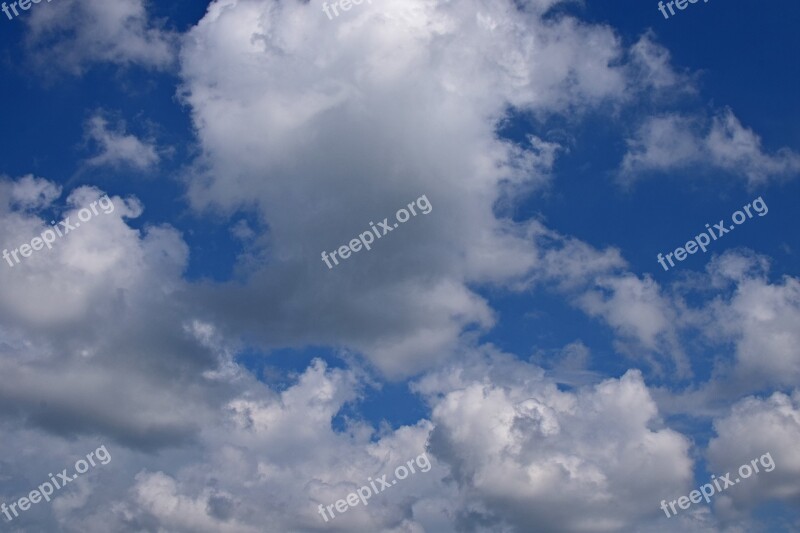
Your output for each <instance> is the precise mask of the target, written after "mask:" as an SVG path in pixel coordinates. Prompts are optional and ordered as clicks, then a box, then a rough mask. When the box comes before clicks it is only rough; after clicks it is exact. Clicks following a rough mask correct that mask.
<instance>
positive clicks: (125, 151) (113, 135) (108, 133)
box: [86, 114, 160, 170]
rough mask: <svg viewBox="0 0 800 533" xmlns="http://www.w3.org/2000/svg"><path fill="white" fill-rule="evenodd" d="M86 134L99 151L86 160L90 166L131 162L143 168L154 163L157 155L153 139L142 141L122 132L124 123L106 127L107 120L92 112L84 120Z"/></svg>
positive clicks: (140, 168) (128, 164)
mask: <svg viewBox="0 0 800 533" xmlns="http://www.w3.org/2000/svg"><path fill="white" fill-rule="evenodd" d="M86 137H87V139H89V140H91V141H92V142H94V143H95V144H96V145H97V148H98V149H99V152H100V153H98V154H97V155H95V156H93V157H91V158H89V159H88V160H87V161H86V162H87V164H89V165H91V166H105V165H109V166H112V167H119V166H123V165H127V166H131V167H133V168H136V169H138V170H147V169H149V168H152V167H154V166H155V165H157V164H158V161H159V159H160V156H159V154H158V151H157V150H156V145H155V143H154V142H153V141H148V140H145V141H142V140H140V139H139V138H138V137H136V136H135V135H132V134H129V133H126V131H125V124H124V123H120V124H118V125H117V127H116V128H109V125H108V121H107V120H106V119H105V118H104V117H103V116H102V115H100V114H95V115H94V116H92V117H91V118H90V119H89V120H88V121H87V123H86Z"/></svg>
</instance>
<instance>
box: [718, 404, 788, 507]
mask: <svg viewBox="0 0 800 533" xmlns="http://www.w3.org/2000/svg"><path fill="white" fill-rule="evenodd" d="M714 430H715V431H716V433H717V436H716V437H714V438H713V439H712V440H711V442H709V445H708V458H709V462H710V466H711V468H712V469H713V471H714V472H716V473H718V474H720V473H726V472H731V473H733V475H731V476H730V477H731V481H734V480H735V479H737V478H738V479H741V478H740V474H739V472H738V469H739V467H740V466H741V465H745V464H746V465H748V466H750V467H751V469H752V468H753V466H752V464H751V461H752V460H753V459H759V462H758V463H757V465H758V467H759V470H760V472H759V473H757V474H756V473H754V474H753V475H752V476H751V477H749V478H747V479H741V481H740V483H738V484H736V486H735V487H733V488H730V489H728V490H727V491H726V492H724V493H723V494H722V495H719V496H717V497H716V498H715V500H716V503H715V507H716V511H717V513H718V514H719V515H720V517H721V519H723V521H724V522H729V523H737V522H739V523H741V521H742V520H743V519H745V518H746V517H747V513H748V512H749V511H751V510H752V509H753V508H755V507H756V506H758V505H759V504H761V503H763V502H764V501H767V500H783V501H785V502H787V503H788V504H789V505H791V506H793V507H794V508H797V506H798V505H800V454H798V453H797V443H798V441H800V391H798V390H795V391H794V393H793V394H792V395H791V396H789V395H786V394H782V393H778V392H776V393H774V394H772V395H771V396H770V397H768V398H763V399H761V398H755V397H750V398H746V399H744V400H742V401H740V402H738V403H736V405H734V406H733V407H732V408H731V411H730V413H729V414H727V415H726V416H724V417H721V418H719V419H717V420H715V421H714ZM765 454H769V457H763V458H762V456H764V455H765ZM770 459H771V461H770ZM770 462H774V470H772V471H771V472H767V471H766V469H767V468H769V464H770ZM765 465H766V468H765Z"/></svg>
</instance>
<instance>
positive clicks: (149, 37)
mask: <svg viewBox="0 0 800 533" xmlns="http://www.w3.org/2000/svg"><path fill="white" fill-rule="evenodd" d="M25 20H26V21H27V22H28V24H29V32H28V34H27V36H26V46H27V48H28V50H29V52H30V54H31V57H32V58H33V59H34V60H35V61H36V62H37V63H38V64H39V65H40V66H42V67H46V68H47V69H56V70H60V71H65V72H69V73H71V74H76V75H77V74H81V73H83V72H84V71H85V70H86V69H87V68H89V67H90V66H91V65H93V64H95V63H112V64H116V65H120V66H129V65H141V66H143V67H147V68H157V69H164V68H168V67H170V66H171V65H173V64H174V58H175V45H176V37H175V35H174V34H172V33H170V32H169V31H165V30H163V29H162V28H160V27H159V26H157V25H156V24H154V23H153V22H152V21H151V20H149V17H148V15H147V10H146V8H145V2H144V0H59V1H58V2H53V3H47V4H43V5H41V6H38V7H37V8H36V9H33V10H31V12H30V13H28V14H27V16H26V17H25Z"/></svg>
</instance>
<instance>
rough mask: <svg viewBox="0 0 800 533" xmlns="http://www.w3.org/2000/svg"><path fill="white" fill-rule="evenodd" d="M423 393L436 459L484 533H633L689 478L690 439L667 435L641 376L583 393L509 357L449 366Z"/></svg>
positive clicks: (464, 515) (463, 517)
mask: <svg viewBox="0 0 800 533" xmlns="http://www.w3.org/2000/svg"><path fill="white" fill-rule="evenodd" d="M417 388H418V389H419V390H420V391H421V392H422V393H423V394H425V395H426V397H427V398H428V401H429V402H431V404H432V407H433V415H432V422H433V423H434V424H435V428H434V430H433V433H432V434H431V438H430V443H431V444H430V449H431V453H433V454H434V455H435V456H436V457H437V458H438V459H439V461H440V462H444V463H447V464H448V465H449V466H450V468H451V469H452V471H453V478H454V481H455V482H456V483H457V485H458V487H459V489H460V491H461V497H462V498H463V499H464V500H463V503H462V504H461V505H460V509H459V511H458V513H459V520H460V521H461V524H462V526H463V527H465V529H469V528H468V527H467V524H477V523H481V524H483V525H484V527H485V529H481V530H486V531H509V532H514V531H529V530H530V528H531V525H532V524H536V526H535V527H536V528H538V529H539V530H541V531H548V532H556V531H564V532H567V531H587V532H588V531H596V532H600V531H627V530H639V527H638V526H639V525H640V524H641V523H649V522H651V521H652V522H655V521H656V520H655V517H656V515H657V512H658V502H659V501H660V499H662V498H666V497H667V496H668V495H670V494H674V493H676V492H677V493H680V492H681V491H683V490H685V488H686V487H687V486H688V484H689V483H690V482H691V479H692V473H691V472H692V461H691V460H690V458H689V455H688V451H689V441H688V440H687V439H686V438H685V437H683V436H682V435H680V434H678V433H676V432H674V431H672V430H670V429H666V428H664V427H663V426H661V425H660V421H659V419H658V411H657V408H656V405H655V403H654V402H653V400H652V399H651V398H650V395H649V393H648V390H647V387H646V386H645V385H644V383H643V381H642V377H641V375H640V373H639V372H637V371H630V372H628V373H627V374H625V375H624V376H623V377H622V378H620V379H611V380H607V381H604V382H603V383H600V384H598V385H596V386H594V387H592V388H583V389H579V390H577V391H575V392H563V391H560V390H559V389H558V388H557V387H556V386H555V384H554V383H553V382H551V381H549V380H548V379H545V378H544V377H543V376H542V371H541V369H539V368H538V367H535V366H533V365H529V364H525V363H521V362H519V361H514V360H513V358H509V357H507V356H502V355H493V356H490V357H487V359H486V360H485V361H483V362H478V361H473V362H472V363H466V364H463V365H458V366H453V367H446V368H443V369H441V370H440V371H437V372H434V373H432V374H430V375H428V376H426V377H424V378H423V379H421V380H420V383H419V385H418V386H417Z"/></svg>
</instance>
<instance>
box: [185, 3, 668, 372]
mask: <svg viewBox="0 0 800 533" xmlns="http://www.w3.org/2000/svg"><path fill="white" fill-rule="evenodd" d="M557 3H558V2H528V3H526V4H525V5H524V6H521V7H520V6H517V5H516V3H514V2H511V1H507V0H493V1H491V2H473V1H467V2H460V3H446V2H423V1H417V0H412V1H408V0H402V1H400V0H387V1H384V2H382V3H381V4H380V6H378V5H369V4H365V5H362V6H361V8H360V9H358V10H351V11H350V12H348V13H347V15H346V16H342V17H339V18H337V19H336V20H335V21H331V20H329V19H328V17H327V16H325V14H324V13H323V12H322V10H321V9H319V6H316V5H314V4H304V3H299V2H266V1H265V2H255V1H251V2H228V1H224V2H223V1H219V2H214V3H212V4H211V6H210V7H209V10H208V13H207V15H206V17H205V18H204V19H203V20H202V21H201V22H200V23H199V24H198V25H197V26H196V27H195V28H194V29H192V31H191V32H190V33H189V35H188V36H187V38H186V41H185V42H186V45H185V46H184V48H183V49H182V52H181V72H182V76H183V79H184V84H183V88H182V91H181V93H182V95H183V97H184V99H185V101H186V102H187V104H189V105H190V106H191V110H192V116H193V119H194V123H195V126H196V128H197V133H198V136H199V140H200V143H201V145H202V148H203V154H204V155H203V156H202V157H201V158H200V159H199V160H198V161H197V164H196V166H195V169H194V171H193V172H192V173H190V175H189V176H187V184H188V186H189V198H190V199H191V201H192V205H193V207H194V208H195V209H196V210H198V211H203V210H214V211H218V212H221V213H223V214H233V213H235V212H236V211H237V210H242V209H243V210H250V211H252V212H253V213H255V214H256V215H257V216H259V217H260V218H261V221H262V222H263V226H264V227H265V228H268V233H266V234H265V235H263V236H262V238H261V240H260V242H261V244H262V246H263V248H265V249H268V250H269V251H270V254H271V255H272V256H273V257H275V258H279V261H275V262H273V263H270V264H267V265H264V266H261V267H257V268H250V267H251V266H252V265H254V264H257V262H256V261H247V260H246V259H245V260H244V262H243V264H245V265H248V269H247V270H246V271H244V272H242V278H243V280H244V283H246V286H247V288H246V289H242V290H239V289H238V287H239V284H238V283H237V285H234V286H230V285H226V286H223V287H217V288H211V287H209V288H208V290H207V291H205V292H204V293H203V294H202V295H201V299H202V307H203V308H211V309H218V310H219V313H218V314H216V315H215V316H213V317H209V320H211V321H213V322H219V323H222V322H227V323H228V324H229V325H230V327H231V328H233V330H239V331H241V330H242V328H243V327H244V328H247V329H248V330H250V333H251V334H252V335H254V336H257V337H258V338H260V340H261V342H263V343H264V344H265V345H266V346H280V345H283V344H286V343H294V342H297V340H298V339H299V338H301V337H302V338H303V339H304V340H305V341H307V342H312V343H314V342H319V343H325V344H334V345H341V346H347V347H351V348H355V349H357V350H359V351H361V352H363V353H364V354H365V355H366V356H367V357H368V358H369V359H370V360H371V361H372V362H373V363H374V364H375V365H376V366H377V367H378V368H379V369H381V370H382V371H383V372H384V373H386V374H387V375H390V376H393V377H400V376H403V375H410V374H413V373H415V372H418V371H420V370H423V369H424V368H426V367H428V366H431V365H433V364H435V363H436V362H438V361H441V360H442V358H443V357H444V355H445V354H446V353H448V352H452V351H453V350H454V349H456V348H457V347H458V346H459V345H460V343H461V340H462V339H461V332H462V331H463V330H464V329H465V328H468V327H477V328H479V329H485V328H488V327H490V326H491V325H492V324H493V323H494V317H493V314H492V312H491V310H490V309H489V308H488V306H487V304H486V302H485V301H484V300H483V298H481V297H478V296H477V295H476V294H474V293H473V292H472V290H471V289H470V288H469V284H472V283H478V284H482V283H491V284H495V285H500V286H503V285H505V286H509V287H519V286H522V285H524V284H525V282H526V280H530V279H531V278H532V277H537V276H538V274H537V272H536V270H537V268H539V267H540V266H542V263H541V261H543V260H545V256H546V254H545V253H544V252H543V251H540V250H538V249H537V243H535V242H534V241H535V237H536V236H537V235H540V234H542V232H543V231H545V232H546V230H542V229H541V228H539V227H538V226H537V225H536V224H534V223H526V224H518V223H514V222H512V221H511V220H509V219H507V218H503V217H500V216H498V214H497V211H496V209H495V208H496V207H497V206H498V205H503V204H507V203H508V199H509V198H511V197H514V198H515V201H518V199H519V193H520V191H524V192H526V193H530V192H531V191H536V190H538V189H541V187H542V186H543V185H545V184H546V183H548V182H549V179H550V171H551V169H552V165H553V164H554V161H555V158H556V154H558V153H559V152H560V150H561V149H562V148H563V147H561V146H560V145H558V144H557V143H555V142H553V141H552V140H548V139H546V138H542V137H537V136H531V137H529V138H528V139H527V140H526V142H524V143H521V144H515V143H511V142H509V141H504V140H500V139H499V138H498V137H497V134H496V129H497V125H498V123H499V121H501V120H502V119H503V118H504V117H506V116H507V113H508V109H509V107H513V108H516V109H518V110H526V111H532V112H535V113H541V114H549V113H553V112H564V113H572V112H580V111H582V110H586V109H591V108H593V107H600V106H604V105H607V104H609V103H612V104H618V103H622V102H626V101H629V100H630V99H631V98H633V97H634V96H635V95H636V94H638V93H639V92H641V91H644V90H646V89H648V88H650V87H653V86H658V87H665V86H668V85H670V84H672V83H675V82H676V80H679V79H680V76H679V75H677V74H673V73H670V70H669V67H668V64H667V59H668V58H667V56H666V54H665V52H664V51H663V49H661V48H659V47H658V46H657V45H656V44H654V43H653V41H652V39H651V38H650V37H645V38H643V40H642V41H640V43H639V44H637V46H636V48H635V50H634V51H633V52H631V54H630V55H629V54H628V53H627V51H626V50H625V49H624V47H623V46H622V45H621V43H620V40H619V39H618V38H617V36H616V35H615V34H614V33H613V31H611V30H610V29H609V28H608V27H606V26H597V25H588V24H584V23H582V22H579V21H578V20H577V19H575V18H573V17H570V16H559V17H544V18H543V16H544V15H545V13H547V12H548V10H549V9H550V8H551V7H553V6H554V5H556V4H557ZM476 72H480V73H481V74H480V75H479V76H476V75H475V73H476ZM509 191H513V192H511V193H510V192H509ZM421 194H426V195H427V197H428V198H429V199H430V201H431V203H432V205H433V211H432V213H431V214H430V215H427V216H426V217H424V218H421V217H418V218H416V219H413V220H412V222H411V223H408V224H405V225H403V226H402V228H400V229H398V230H397V231H395V232H393V233H392V235H391V236H387V237H386V238H385V239H382V240H381V241H380V242H378V243H377V244H376V245H375V247H374V248H373V250H372V251H371V252H361V253H359V254H357V255H356V256H355V257H353V258H350V259H349V260H347V261H345V262H344V263H343V264H342V265H339V266H337V267H336V268H335V269H334V270H332V271H329V270H328V269H327V268H326V267H325V265H324V263H322V261H321V260H320V253H321V252H322V251H323V250H327V251H330V250H334V249H336V248H338V247H339V246H340V245H341V244H343V243H346V242H348V241H349V240H350V239H352V238H353V237H354V236H356V235H358V233H359V232H362V231H364V230H365V228H366V229H368V228H369V226H368V223H369V222H370V221H380V220H382V219H383V218H384V217H389V219H390V220H391V218H392V216H393V213H394V212H395V211H396V210H397V209H398V208H399V207H402V206H404V205H405V204H406V203H407V202H408V201H410V200H413V199H414V198H417V197H418V196H420V195H421ZM343 206H347V207H346V208H344V207H343ZM600 261H612V262H613V261H615V259H614V258H613V257H610V256H609V257H608V258H605V259H600ZM578 263H579V262H578V261H573V262H572V265H573V267H574V268H575V269H576V270H580V269H585V268H587V267H585V266H579V265H578ZM261 264H262V265H263V262H261ZM421 265H424V268H421ZM596 267H597V268H601V267H602V265H600V264H598V265H596ZM545 268H549V267H547V266H545ZM589 268H592V267H591V266H589ZM423 273H424V274H423ZM576 273H577V272H576ZM582 281H583V280H582ZM263 301H270V302H273V305H272V307H271V308H267V307H265V306H263V305H260V303H259V302H263ZM333 310H335V312H334V311H333ZM265 324H266V326H265ZM256 325H257V327H256ZM233 330H232V331H233Z"/></svg>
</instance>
